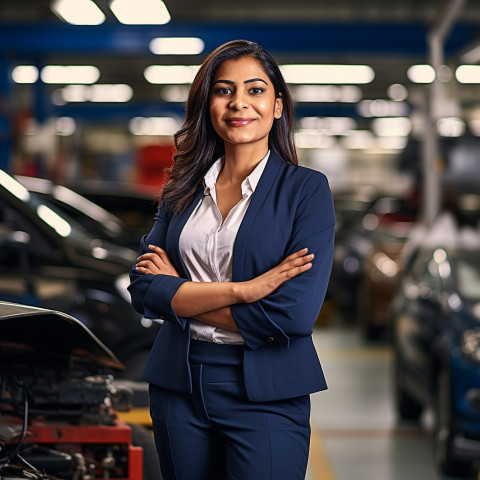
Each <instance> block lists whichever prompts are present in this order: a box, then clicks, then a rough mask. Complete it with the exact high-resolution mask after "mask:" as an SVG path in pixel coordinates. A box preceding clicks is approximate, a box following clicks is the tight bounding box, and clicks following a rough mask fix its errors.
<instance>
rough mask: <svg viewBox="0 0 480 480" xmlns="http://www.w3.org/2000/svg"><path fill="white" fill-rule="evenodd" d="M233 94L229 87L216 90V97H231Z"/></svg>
mask: <svg viewBox="0 0 480 480" xmlns="http://www.w3.org/2000/svg"><path fill="white" fill-rule="evenodd" d="M231 93H232V89H231V88H229V87H218V88H216V89H215V94H216V95H229V94H231Z"/></svg>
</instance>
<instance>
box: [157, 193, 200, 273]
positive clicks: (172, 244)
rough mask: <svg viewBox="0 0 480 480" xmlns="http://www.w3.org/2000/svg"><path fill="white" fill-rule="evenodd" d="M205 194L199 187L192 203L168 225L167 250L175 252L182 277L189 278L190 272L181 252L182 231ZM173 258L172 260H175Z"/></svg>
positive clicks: (174, 256) (174, 255)
mask: <svg viewBox="0 0 480 480" xmlns="http://www.w3.org/2000/svg"><path fill="white" fill-rule="evenodd" d="M202 194H203V189H202V188H199V189H198V192H197V193H196V194H195V196H194V198H193V201H192V203H191V204H190V205H189V206H188V208H187V209H186V210H185V211H184V212H183V213H182V214H180V215H173V216H172V219H171V220H170V224H169V227H168V235H167V242H166V246H167V250H168V252H173V258H174V259H175V260H176V262H174V263H176V264H177V265H179V266H180V269H181V270H182V271H181V272H178V273H179V274H180V276H181V277H184V278H189V279H191V277H190V274H189V273H188V269H187V267H186V266H185V263H184V262H183V259H182V255H181V254H180V234H181V233H182V230H183V227H184V226H185V223H187V220H188V219H189V218H190V215H191V214H192V212H193V210H194V208H195V207H196V206H197V204H198V202H199V201H200V197H201V196H202ZM173 258H172V260H173Z"/></svg>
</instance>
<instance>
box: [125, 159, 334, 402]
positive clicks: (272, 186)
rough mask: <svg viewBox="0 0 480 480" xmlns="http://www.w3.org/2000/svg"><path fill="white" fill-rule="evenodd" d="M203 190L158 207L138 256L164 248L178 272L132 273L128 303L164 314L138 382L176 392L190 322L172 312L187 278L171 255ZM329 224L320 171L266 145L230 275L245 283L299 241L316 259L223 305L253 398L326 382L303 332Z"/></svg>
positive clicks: (328, 255)
mask: <svg viewBox="0 0 480 480" xmlns="http://www.w3.org/2000/svg"><path fill="white" fill-rule="evenodd" d="M202 194H203V189H199V191H198V192H197V194H196V196H195V198H194V200H193V201H192V203H191V205H190V206H189V207H188V208H187V209H186V211H185V212H184V213H182V214H181V215H173V214H172V213H171V212H168V211H166V209H165V208H163V207H162V206H161V207H160V208H159V210H158V213H157V216H156V219H155V224H154V226H153V228H152V230H151V232H150V233H149V234H148V235H145V236H144V237H143V238H142V241H141V250H140V254H143V253H146V252H147V251H149V249H148V245H149V244H154V245H158V246H160V247H161V248H163V249H165V250H166V252H167V254H168V256H169V258H170V260H171V261H172V263H173V264H174V265H175V268H176V269H177V271H178V273H179V275H180V278H177V277H171V276H167V275H150V274H149V275H144V274H141V273H140V272H138V271H137V270H135V268H133V269H132V271H131V273H130V279H131V284H130V286H129V291H130V294H131V297H132V304H133V306H134V308H135V309H136V310H137V311H139V312H140V313H142V314H143V315H144V316H145V317H146V318H163V319H164V320H165V322H164V324H163V326H162V328H161V329H160V331H159V333H158V336H157V338H156V340H155V343H154V345H153V347H152V351H151V353H150V356H149V358H148V361H147V364H146V366H145V370H144V372H143V378H144V379H145V380H147V381H148V382H150V383H154V384H156V385H159V386H161V387H164V388H168V389H172V390H176V391H180V392H191V390H192V384H191V373H190V368H189V365H188V349H189V344H190V329H189V319H188V318H181V317H178V316H177V315H176V314H175V312H174V311H173V309H172V306H171V301H172V298H173V296H174V295H175V293H176V291H177V289H178V288H179V287H180V285H181V284H182V283H183V282H185V281H188V280H189V278H190V277H189V274H188V272H187V269H186V267H185V264H184V263H183V260H182V258H181V255H180V252H179V237H180V233H181V231H182V229H183V227H184V225H185V223H186V221H187V219H188V218H189V216H190V215H191V213H192V211H193V209H194V208H195V206H196V205H197V204H198V202H199V200H200V197H201V195H202ZM334 229H335V215H334V209H333V201H332V195H331V192H330V189H329V186H328V182H327V179H326V177H325V176H324V175H323V174H322V173H320V172H317V171H314V170H311V169H308V168H305V167H298V166H294V165H287V164H286V163H285V162H283V161H282V160H281V159H280V158H279V157H278V156H277V155H276V154H275V153H274V152H273V151H272V152H271V153H270V157H269V159H268V162H267V165H266V167H265V170H264V172H263V174H262V176H261V178H260V181H259V183H258V185H257V188H256V189H255V192H254V194H253V195H252V200H251V203H250V205H249V207H248V210H247V212H246V214H245V217H244V218H243V221H242V223H241V225H240V228H239V230H238V234H237V237H236V240H235V244H234V249H233V272H232V280H233V281H238V282H240V281H245V280H250V279H252V278H254V277H256V276H258V275H260V274H262V273H264V272H266V271H267V270H269V269H271V268H273V267H274V266H276V265H278V264H279V263H280V262H281V261H282V260H283V259H284V258H285V257H286V256H287V255H289V254H291V253H293V252H295V251H297V250H300V249H302V248H304V247H308V249H309V252H310V253H314V254H315V258H314V260H313V266H312V268H311V269H310V270H308V271H306V272H304V273H302V274H301V275H298V276H297V277H295V278H293V279H290V280H288V281H287V282H285V283H283V284H282V285H281V286H280V287H279V288H278V289H277V290H275V291H274V292H273V293H272V294H270V295H268V296H267V297H266V298H264V299H262V300H259V301H257V302H255V303H248V304H243V303H242V304H235V305H232V307H231V309H232V315H233V318H234V320H235V323H236V325H237V327H238V329H239V331H240V333H241V335H242V336H243V338H244V340H245V347H244V360H243V364H244V365H243V370H244V380H245V389H246V392H247V396H248V398H249V399H250V400H252V401H270V400H280V399H283V398H291V397H296V396H299V395H305V394H309V393H312V392H315V391H319V390H324V389H326V388H327V385H326V382H325V378H324V376H323V372H322V368H321V366H320V362H319V360H318V357H317V354H316V352H315V348H314V345H313V342H312V336H311V334H312V330H313V325H314V323H315V320H316V318H317V316H318V313H319V311H320V308H321V306H322V303H323V299H324V297H325V292H326V289H327V284H328V280H329V277H330V270H331V266H332V259H333V239H334Z"/></svg>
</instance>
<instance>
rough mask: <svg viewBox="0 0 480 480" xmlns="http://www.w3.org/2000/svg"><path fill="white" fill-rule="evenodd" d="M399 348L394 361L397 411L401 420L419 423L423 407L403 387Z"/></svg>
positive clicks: (394, 393) (394, 391) (394, 390)
mask: <svg viewBox="0 0 480 480" xmlns="http://www.w3.org/2000/svg"><path fill="white" fill-rule="evenodd" d="M397 348H398V347H396V348H395V354H394V355H395V357H394V360H393V365H394V367H393V369H394V371H393V395H394V402H395V410H396V412H397V415H398V418H399V419H401V420H410V421H416V422H418V420H419V419H420V415H421V414H422V410H423V405H422V404H421V403H420V402H418V401H417V400H416V399H415V398H414V397H412V396H411V395H410V394H409V393H408V392H407V391H406V390H405V388H404V387H403V386H402V383H401V373H400V369H401V367H400V360H399V353H398V350H397Z"/></svg>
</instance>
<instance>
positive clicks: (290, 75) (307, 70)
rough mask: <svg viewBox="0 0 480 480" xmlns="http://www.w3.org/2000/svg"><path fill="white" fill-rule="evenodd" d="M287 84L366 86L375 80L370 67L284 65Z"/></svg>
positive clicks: (283, 71) (283, 70)
mask: <svg viewBox="0 0 480 480" xmlns="http://www.w3.org/2000/svg"><path fill="white" fill-rule="evenodd" d="M280 70H281V71H282V74H283V76H284V78H285V81H286V82H287V83H295V84H305V83H309V84H312V83H313V84H316V83H318V84H345V85H351V84H365V83H370V82H371V81H372V80H373V79H374V78H375V72H374V70H373V68H372V67H369V66H368V65H282V66H280Z"/></svg>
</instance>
